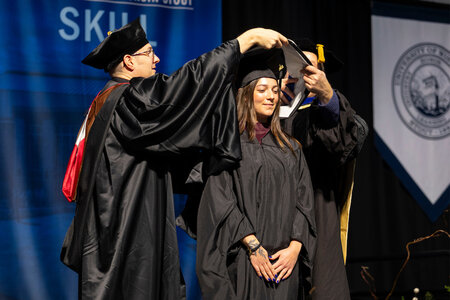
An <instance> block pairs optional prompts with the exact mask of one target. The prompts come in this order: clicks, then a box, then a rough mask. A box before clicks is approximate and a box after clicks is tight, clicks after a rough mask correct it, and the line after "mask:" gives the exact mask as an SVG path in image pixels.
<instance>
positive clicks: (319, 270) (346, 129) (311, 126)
mask: <svg viewBox="0 0 450 300" xmlns="http://www.w3.org/2000/svg"><path fill="white" fill-rule="evenodd" d="M336 93H337V95H338V98H339V109H340V113H339V121H338V123H337V124H330V122H329V120H323V119H322V115H321V113H320V111H319V110H320V109H321V108H320V107H319V106H318V105H317V104H316V103H314V104H313V105H312V106H311V107H309V108H306V109H302V110H299V111H297V112H296V113H295V114H294V115H293V116H291V117H290V118H289V119H287V120H285V121H284V128H285V130H286V131H287V132H288V133H290V134H291V135H292V136H294V137H295V138H297V139H298V140H299V141H300V142H301V143H302V145H303V151H304V153H305V157H306V161H307V163H308V166H309V169H310V172H311V180H312V183H313V187H314V205H315V215H316V223H317V248H316V254H315V258H314V270H313V287H314V290H313V293H312V298H313V299H336V300H345V299H350V291H349V287H348V282H347V274H346V270H345V264H344V258H343V252H342V245H341V228H340V205H341V202H342V201H343V199H342V195H341V193H340V180H341V178H340V172H341V170H342V167H343V166H344V164H346V163H347V162H348V161H349V160H352V159H353V158H354V157H355V155H356V152H355V151H356V148H357V146H358V132H357V131H358V126H357V124H356V121H355V119H354V116H355V112H354V110H353V109H352V108H351V107H350V104H349V102H348V101H347V99H346V98H345V97H344V95H342V94H341V93H339V92H338V91H336Z"/></svg>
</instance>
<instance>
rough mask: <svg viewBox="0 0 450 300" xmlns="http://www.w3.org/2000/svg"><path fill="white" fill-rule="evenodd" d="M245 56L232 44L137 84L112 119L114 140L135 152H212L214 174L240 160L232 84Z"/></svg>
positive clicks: (209, 163) (210, 165)
mask: <svg viewBox="0 0 450 300" xmlns="http://www.w3.org/2000/svg"><path fill="white" fill-rule="evenodd" d="M240 55H241V54H240V51H239V44H238V42H237V40H232V41H229V42H226V43H224V44H222V45H221V46H219V47H218V48H216V49H214V50H212V51H210V52H208V53H205V54H203V55H202V56H200V57H199V58H197V59H195V60H192V61H190V62H188V63H186V64H185V65H184V66H183V67H181V68H180V69H179V70H177V71H176V72H174V73H173V74H172V75H170V76H167V75H163V74H156V75H154V76H152V77H149V78H135V79H132V80H131V81H130V87H129V88H128V89H127V90H125V92H124V94H123V96H122V99H121V101H119V103H118V105H117V107H116V112H115V114H114V116H113V120H112V128H113V130H114V131H115V134H116V135H117V136H119V138H120V139H121V140H122V143H123V144H124V145H125V146H126V147H128V148H129V149H131V150H132V151H141V152H151V153H155V152H158V153H163V154H180V153H186V152H192V151H194V152H195V151H207V152H209V153H212V155H211V156H210V159H209V160H207V161H206V162H205V164H206V169H207V170H209V171H211V172H213V171H214V169H216V170H220V169H221V167H220V166H221V163H225V164H227V163H232V162H235V161H237V160H239V159H240V142H239V132H238V122H237V116H236V113H235V111H236V108H235V98H234V93H233V79H234V76H235V73H236V68H237V66H238V63H239V60H240ZM200 149H201V150H200ZM208 173H209V172H208Z"/></svg>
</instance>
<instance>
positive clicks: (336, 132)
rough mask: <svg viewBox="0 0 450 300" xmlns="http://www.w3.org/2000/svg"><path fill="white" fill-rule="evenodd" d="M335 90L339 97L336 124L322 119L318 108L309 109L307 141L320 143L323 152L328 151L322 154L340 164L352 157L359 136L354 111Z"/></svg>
mask: <svg viewBox="0 0 450 300" xmlns="http://www.w3.org/2000/svg"><path fill="white" fill-rule="evenodd" d="M335 92H336V93H337V95H338V98H339V119H338V122H337V124H335V125H334V126H329V125H328V124H329V122H324V121H323V118H322V116H321V114H320V112H319V110H318V109H313V110H312V111H311V120H310V124H311V125H310V128H309V137H308V138H307V143H315V142H318V143H320V144H321V145H322V148H323V149H324V150H325V153H328V154H325V153H324V155H326V156H327V157H329V158H331V159H332V161H333V162H334V164H335V165H336V166H340V165H343V164H344V163H345V162H346V161H348V160H350V159H351V158H353V157H352V156H353V155H354V150H355V148H357V145H358V142H359V137H358V123H357V120H355V115H356V113H355V111H354V110H353V109H352V107H351V106H350V103H349V102H348V100H347V99H346V98H345V96H344V95H343V94H341V93H340V92H338V91H335ZM306 147H308V145H306Z"/></svg>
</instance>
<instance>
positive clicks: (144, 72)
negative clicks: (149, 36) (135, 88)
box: [132, 44, 159, 77]
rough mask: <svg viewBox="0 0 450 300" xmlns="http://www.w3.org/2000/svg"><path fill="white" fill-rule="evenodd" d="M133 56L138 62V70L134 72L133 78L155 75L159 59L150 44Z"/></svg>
mask: <svg viewBox="0 0 450 300" xmlns="http://www.w3.org/2000/svg"><path fill="white" fill-rule="evenodd" d="M132 56H133V58H134V59H135V60H136V70H134V72H133V73H134V74H133V77H150V76H152V75H155V73H156V64H157V63H159V57H158V56H156V54H155V51H154V50H153V48H152V46H151V45H150V44H147V45H145V46H144V47H142V48H141V49H139V50H138V51H136V52H135V54H133V55H132Z"/></svg>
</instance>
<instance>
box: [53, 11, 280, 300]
mask: <svg viewBox="0 0 450 300" xmlns="http://www.w3.org/2000/svg"><path fill="white" fill-rule="evenodd" d="M286 42H287V40H286V38H285V37H283V36H282V35H280V34H279V33H277V32H275V31H272V30H268V29H262V28H257V29H251V30H249V31H247V32H245V33H243V34H242V35H241V36H239V37H238V38H237V39H235V40H231V41H228V42H226V43H224V44H222V45H221V46H219V47H218V48H216V49H214V50H212V51H211V52H208V53H206V54H204V55H202V56H200V57H199V58H197V59H195V60H192V61H190V62H188V63H187V64H185V65H184V66H183V67H181V68H180V69H179V70H178V71H176V72H175V73H174V74H173V75H171V76H166V75H163V74H155V65H156V64H157V63H158V62H159V58H158V57H157V56H156V54H155V53H154V50H153V49H152V47H151V45H150V44H149V43H148V40H147V38H146V35H145V32H144V31H143V29H142V27H141V25H140V23H139V20H135V21H133V22H131V23H130V24H127V25H125V26H124V27H122V28H120V29H118V30H116V31H114V32H112V33H110V35H109V36H107V37H106V39H105V40H104V41H103V42H101V43H100V45H99V46H98V47H97V48H96V49H95V50H93V51H92V52H91V53H90V54H89V55H88V56H87V57H86V58H85V59H84V60H83V63H85V64H87V65H89V66H92V67H95V68H98V69H104V70H105V71H107V72H109V74H110V75H111V80H110V81H109V82H108V83H107V84H106V85H105V87H104V88H103V90H102V91H101V92H100V93H99V94H98V96H97V97H96V98H95V99H94V101H93V103H92V105H91V107H90V110H89V113H88V115H87V117H86V120H85V122H84V124H83V126H82V128H81V129H80V132H79V135H78V139H77V144H76V147H75V149H74V152H73V153H72V156H71V159H70V162H69V166H68V170H67V172H66V176H65V179H64V184H63V192H64V194H65V195H66V196H67V197H68V199H69V200H70V201H76V203H77V207H76V212H75V217H74V219H73V222H72V224H71V226H70V228H69V230H68V232H67V234H66V237H65V240H64V244H63V248H62V252H61V260H62V261H63V262H64V264H66V265H67V266H69V267H70V268H72V269H73V270H75V271H76V272H77V273H78V274H79V298H80V299H133V300H137V299H182V298H184V297H185V291H184V283H183V278H182V275H181V270H180V266H179V258H178V247H177V239H176V231H175V215H174V204H173V197H172V178H173V177H172V175H173V170H175V173H177V174H176V175H178V173H183V172H182V171H183V170H179V169H178V168H173V163H174V162H176V161H177V160H176V159H177V158H179V157H182V158H184V160H185V161H186V160H187V161H188V162H189V159H190V158H192V157H194V156H196V155H197V154H198V153H200V152H201V154H202V156H203V159H204V161H205V164H204V170H205V171H206V172H207V173H213V172H217V171H220V170H221V169H222V168H224V167H225V166H227V165H229V164H230V163H235V162H236V161H238V160H239V159H240V155H241V153H240V144H239V130H238V124H237V117H236V113H235V99H234V94H233V90H232V81H233V79H234V75H235V72H236V69H237V65H238V63H239V60H240V56H241V53H243V52H245V51H247V50H248V49H249V48H250V47H252V46H253V45H259V46H262V47H265V48H272V47H280V46H281V45H282V44H284V43H286ZM180 171H181V172H180Z"/></svg>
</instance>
